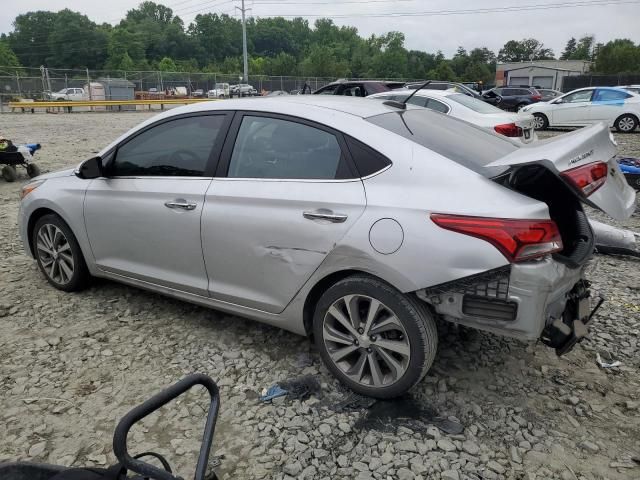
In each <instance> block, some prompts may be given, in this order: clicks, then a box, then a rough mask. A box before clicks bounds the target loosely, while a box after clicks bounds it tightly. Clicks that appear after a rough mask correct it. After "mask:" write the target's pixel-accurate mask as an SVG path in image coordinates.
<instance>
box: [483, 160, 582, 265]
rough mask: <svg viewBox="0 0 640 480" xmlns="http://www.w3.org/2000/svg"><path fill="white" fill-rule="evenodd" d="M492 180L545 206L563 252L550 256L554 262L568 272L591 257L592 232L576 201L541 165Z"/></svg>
mask: <svg viewBox="0 0 640 480" xmlns="http://www.w3.org/2000/svg"><path fill="white" fill-rule="evenodd" d="M495 180H496V181H498V182H499V183H501V184H502V185H504V186H506V187H508V188H511V189H512V190H515V191H517V192H519V193H522V194H524V195H527V196H528V197H531V198H535V199H536V200H539V201H541V202H544V203H546V204H547V205H548V207H549V214H550V216H551V219H552V220H554V221H555V222H556V224H557V226H558V229H559V230H560V235H561V236H562V243H563V245H564V249H563V250H562V251H561V252H558V253H556V254H554V258H555V259H556V260H558V261H560V262H562V263H564V264H566V265H567V266H569V267H571V268H577V267H579V266H580V265H582V264H584V262H585V261H586V260H587V259H588V258H589V256H590V255H591V254H592V253H593V249H594V236H593V232H592V230H591V227H590V225H589V221H588V219H587V216H586V215H585V213H584V211H583V209H582V204H581V203H580V200H579V199H578V198H577V196H576V194H575V193H574V192H573V191H572V190H571V189H570V188H569V187H568V186H567V185H566V184H565V183H564V182H563V181H562V180H561V179H560V178H558V177H557V176H556V175H555V174H554V173H553V172H551V171H550V170H549V169H548V168H546V167H544V166H543V165H525V166H522V167H520V168H515V169H512V170H511V171H509V172H507V173H506V174H503V175H500V177H499V178H496V179H495Z"/></svg>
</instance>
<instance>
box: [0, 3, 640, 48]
mask: <svg viewBox="0 0 640 480" xmlns="http://www.w3.org/2000/svg"><path fill="white" fill-rule="evenodd" d="M245 1H246V7H247V8H251V11H250V12H248V14H249V15H253V16H256V17H266V16H275V15H282V16H302V17H306V18H308V20H309V21H310V23H311V24H313V21H314V20H315V19H316V16H324V17H329V18H333V19H334V21H335V23H336V24H338V25H352V26H355V27H357V28H358V31H359V33H360V35H362V36H365V37H366V36H369V35H371V34H383V33H385V32H388V31H391V30H396V31H400V32H403V33H404V34H405V38H406V42H405V46H406V47H407V48H408V49H416V50H424V51H427V52H436V51H437V50H442V52H443V53H444V54H445V55H446V56H447V57H449V56H451V55H453V54H454V53H455V51H456V49H457V48H458V46H463V47H465V48H466V49H467V50H470V49H472V48H475V47H485V46H486V47H488V48H489V49H491V50H493V51H495V52H496V53H497V52H498V50H499V49H500V48H501V47H502V45H504V43H505V42H507V41H508V40H520V39H523V38H530V37H533V38H536V39H538V40H540V41H541V42H543V43H544V45H545V46H546V47H550V48H552V49H553V51H554V52H555V53H556V55H560V53H561V52H562V50H563V49H564V45H565V44H566V41H567V40H568V39H569V38H570V37H576V38H579V37H580V36H583V35H585V34H590V35H591V34H593V35H595V36H596V41H597V42H604V43H606V42H607V41H609V40H611V39H614V38H630V39H631V40H633V41H634V42H636V43H640V28H638V20H640V0H518V2H517V3H516V2H513V0H511V2H509V0H483V1H473V2H472V1H469V0H448V1H446V2H442V1H436V0H279V1H278V0H245ZM240 2H241V0H166V1H158V0H156V3H162V4H163V5H166V6H168V7H170V8H172V9H173V10H174V13H175V14H176V15H178V16H180V17H181V18H182V19H183V20H184V21H185V24H187V25H188V23H189V22H190V21H191V20H192V19H193V18H194V17H195V16H196V15H197V14H198V13H208V12H217V13H228V14H235V15H236V16H237V15H238V13H237V12H234V11H235V6H239V5H240ZM139 3H140V0H109V1H108V2H104V1H87V0H20V1H18V0H0V9H1V10H2V15H1V16H0V33H8V32H10V31H11V30H12V28H13V27H12V25H11V23H12V21H13V19H14V18H15V17H16V16H17V15H19V14H21V13H26V12H28V11H35V10H52V11H57V10H61V9H63V8H69V9H71V10H74V11H79V12H81V13H83V14H86V15H87V16H88V17H89V18H90V19H91V20H93V21H95V22H97V23H102V22H107V23H112V24H115V23H117V22H118V21H119V19H120V18H122V17H123V16H124V15H125V14H126V11H127V10H129V9H131V8H134V7H136V6H137V5H138V4H139ZM561 4H562V5H567V4H572V5H571V6H569V7H567V8H550V5H555V6H557V5H561ZM576 4H577V5H576ZM594 4H595V5H594ZM538 6H542V8H540V9H538ZM478 9H484V10H485V12H486V13H479V12H478ZM486 10H489V11H486ZM460 11H467V12H469V11H471V13H467V14H460ZM435 12H440V14H438V15H436V14H435ZM452 12H453V13H452ZM406 13H414V14H415V13H417V14H418V15H411V16H398V14H406ZM425 13H428V15H427V14H425Z"/></svg>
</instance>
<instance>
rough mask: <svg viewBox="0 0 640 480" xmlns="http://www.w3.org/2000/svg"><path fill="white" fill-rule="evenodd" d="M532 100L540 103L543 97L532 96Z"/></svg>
mask: <svg viewBox="0 0 640 480" xmlns="http://www.w3.org/2000/svg"><path fill="white" fill-rule="evenodd" d="M531 99H532V100H535V101H536V102H539V101H540V100H542V95H531Z"/></svg>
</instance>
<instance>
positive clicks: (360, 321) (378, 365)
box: [322, 295, 411, 387]
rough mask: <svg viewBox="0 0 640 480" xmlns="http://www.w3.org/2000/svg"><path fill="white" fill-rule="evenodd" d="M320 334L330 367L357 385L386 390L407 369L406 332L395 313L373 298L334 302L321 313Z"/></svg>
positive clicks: (347, 298)
mask: <svg viewBox="0 0 640 480" xmlns="http://www.w3.org/2000/svg"><path fill="white" fill-rule="evenodd" d="M322 335H323V341H324V344H325V347H326V349H327V353H328V356H329V358H330V359H331V361H332V362H333V363H334V365H335V366H336V367H338V368H339V369H340V371H342V372H343V373H344V374H345V375H346V376H347V377H348V378H349V379H350V380H352V381H354V382H357V383H359V384H361V385H364V386H369V387H387V386H389V385H392V384H393V383H395V382H396V381H398V380H399V379H400V378H402V376H403V375H404V374H405V372H406V370H407V368H408V366H409V360H410V358H411V348H410V344H409V338H408V336H407V332H406V330H405V328H404V326H403V325H402V323H401V322H400V320H399V319H398V317H397V316H396V315H395V313H394V312H393V311H392V310H391V309H390V308H389V307H387V306H386V305H384V304H383V303H382V302H380V301H379V300H376V299H375V298H372V297H369V296H366V295H347V296H344V297H341V298H339V299H338V300H336V301H335V302H334V303H333V304H332V305H331V306H330V307H329V309H328V310H327V313H326V314H325V317H324V320H323V325H322Z"/></svg>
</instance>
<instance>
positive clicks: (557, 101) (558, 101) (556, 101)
mask: <svg viewBox="0 0 640 480" xmlns="http://www.w3.org/2000/svg"><path fill="white" fill-rule="evenodd" d="M551 103H555V104H559V103H564V101H563V100H562V99H561V98H556V99H555V100H554V101H553V102H551Z"/></svg>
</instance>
